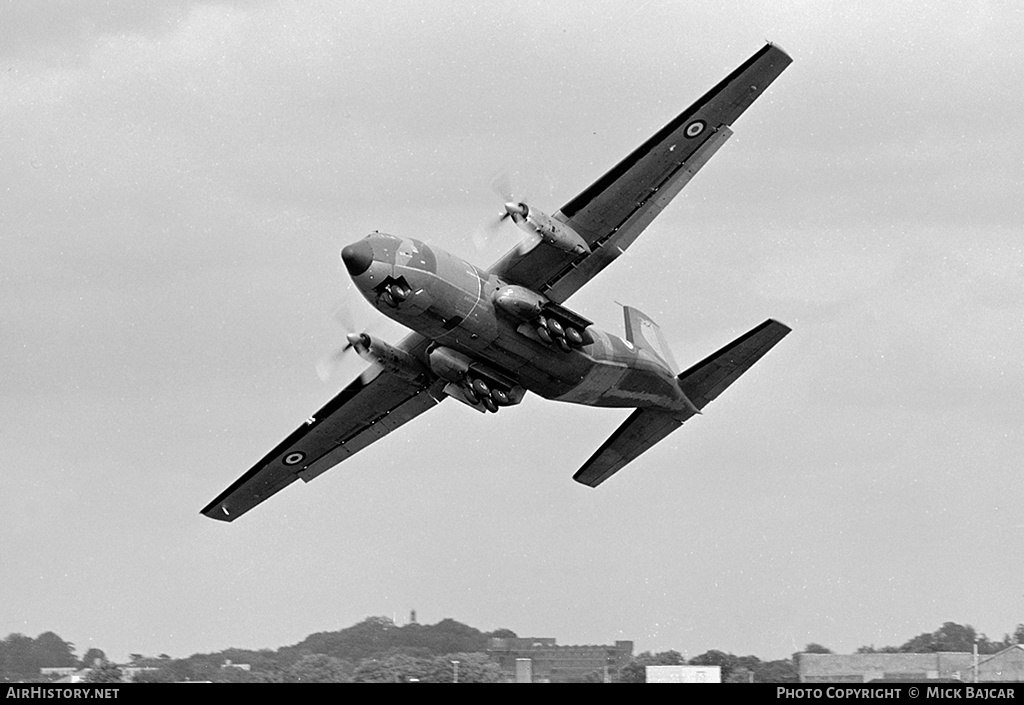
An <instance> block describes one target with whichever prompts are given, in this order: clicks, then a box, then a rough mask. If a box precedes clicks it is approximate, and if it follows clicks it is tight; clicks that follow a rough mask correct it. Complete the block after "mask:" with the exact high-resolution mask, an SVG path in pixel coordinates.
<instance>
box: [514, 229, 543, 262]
mask: <svg viewBox="0 0 1024 705" xmlns="http://www.w3.org/2000/svg"><path fill="white" fill-rule="evenodd" d="M542 242H544V238H542V237H541V236H540V235H537V234H536V233H534V234H533V235H531V236H530V237H528V238H526V239H525V240H523V241H522V242H520V243H519V247H518V248H517V250H516V252H518V253H519V256H520V257H521V256H523V255H525V254H526V253H528V252H531V251H532V250H533V249H534V248H536V247H537V245H539V244H540V243H542Z"/></svg>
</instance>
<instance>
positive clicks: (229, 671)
mask: <svg viewBox="0 0 1024 705" xmlns="http://www.w3.org/2000/svg"><path fill="white" fill-rule="evenodd" d="M492 637H503V638H515V637H516V634H515V632H513V631H511V630H508V629H498V630H495V631H492V632H481V631H480V630H478V629H475V628H473V627H470V626H468V625H465V624H462V623H460V622H457V621H455V620H453V619H445V620H442V621H440V622H438V623H437V624H434V625H421V624H417V623H415V622H413V623H410V624H406V625H404V626H401V627H399V626H397V625H395V623H394V622H393V621H392V620H391V619H389V618H387V617H369V618H367V619H365V620H363V621H362V622H359V623H358V624H355V625H353V626H351V627H348V628H345V629H341V630H339V631H335V632H318V633H316V634H311V635H309V636H308V637H306V638H305V639H303V640H302V641H300V642H299V643H298V644H294V645H292V646H283V647H281V648H279V649H277V650H276V651H274V650H271V649H260V650H250V649H225V650H224V651H219V652H216V653H210V654H193V655H191V656H188V657H186V658H182V659H174V658H171V657H170V656H168V655H167V654H160V655H159V656H144V655H142V654H131V655H130V663H129V664H127V665H128V666H132V667H136V668H141V669H145V670H143V671H141V672H140V673H138V675H136V676H135V680H136V681H143V682H156V683H161V682H180V681H213V682H229V683H230V682H281V683H314V682H332V683H337V682H373V683H392V682H408V681H422V682H451V681H452V680H454V679H455V677H456V669H457V671H458V673H457V677H458V680H459V681H460V682H482V683H493V682H499V681H501V680H503V679H504V676H503V675H502V673H501V672H500V669H499V668H498V665H497V663H495V662H494V661H493V660H492V659H491V658H490V657H489V656H488V654H487V653H486V650H487V646H488V642H489V640H490V639H491V638H492ZM975 643H977V645H978V651H979V653H981V654H993V653H997V652H998V651H1001V650H1002V649H1005V648H1007V647H1009V646H1012V645H1014V644H1024V624H1018V625H1017V628H1016V629H1015V631H1014V632H1013V634H1012V635H1011V634H1006V635H1004V637H1003V639H1001V640H995V639H989V638H988V637H987V636H985V635H984V634H979V633H977V631H976V630H975V629H974V628H973V627H972V626H971V625H969V624H968V625H961V624H957V623H955V622H946V623H945V624H943V625H942V626H941V627H939V628H938V629H936V630H935V631H934V632H925V633H923V634H920V635H918V636H915V637H913V638H912V639H910V640H908V641H906V642H905V643H903V644H902V645H900V646H883V647H881V648H876V647H875V646H874V645H871V646H862V647H860V648H859V649H857V652H858V653H873V652H883V653H928V652H935V651H966V652H970V651H971V650H972V649H973V648H974V645H975ZM798 653H800V652H798ZM803 653H832V651H831V650H830V649H828V648H827V647H825V646H822V645H820V644H814V643H812V644H808V645H807V646H806V647H805V648H804V649H803ZM795 657H796V654H794V655H793V658H789V659H778V660H774V661H762V660H761V659H760V658H758V657H757V656H753V655H749V656H736V655H734V654H731V653H726V652H723V651H718V650H715V649H712V650H710V651H706V652H705V653H703V654H700V655H699V656H696V657H694V658H691V659H689V660H688V661H687V660H686V659H685V658H684V657H683V656H682V655H681V654H680V653H679V652H678V651H663V652H659V653H651V652H644V653H641V654H639V655H637V656H635V657H633V658H632V659H631V660H630V662H629V663H628V664H627V665H626V666H625V667H623V668H622V669H621V670H620V671H619V673H618V675H617V677H616V680H617V681H619V682H623V683H642V682H644V680H645V678H646V667H647V666H652V665H682V664H687V663H688V664H690V665H695V666H696V665H700V666H719V667H721V669H722V680H723V681H724V682H732V683H746V682H759V683H787V682H796V680H797V669H796V658H795ZM455 661H458V664H457V665H456V664H455V663H454V662H455ZM242 665H245V666H248V669H243V668H240V667H239V666H242ZM46 667H91V668H92V669H93V672H92V674H91V675H90V679H91V680H92V681H93V682H116V681H119V680H121V679H122V678H123V672H122V671H121V669H119V668H118V667H116V666H115V665H113V664H111V663H110V662H109V661H108V660H107V659H106V656H105V654H104V653H103V651H102V650H100V649H96V648H91V649H89V650H88V651H87V652H86V653H85V654H84V655H83V656H82V657H81V658H78V657H76V656H75V647H74V644H72V643H71V642H68V641H64V640H63V639H61V638H60V637H59V636H58V635H57V634H55V633H54V632H44V633H42V634H40V635H39V636H38V637H36V638H35V639H33V638H31V637H28V636H25V635H23V634H9V635H8V636H7V637H6V638H5V639H3V640H2V641H0V681H14V680H19V681H42V680H44V678H43V677H42V676H41V674H40V668H46ZM603 677H604V674H603V673H598V672H594V673H592V674H589V675H588V677H587V678H586V680H589V681H592V682H600V681H601V680H602V679H603Z"/></svg>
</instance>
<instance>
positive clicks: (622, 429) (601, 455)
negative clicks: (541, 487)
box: [572, 409, 683, 487]
mask: <svg viewBox="0 0 1024 705" xmlns="http://www.w3.org/2000/svg"><path fill="white" fill-rule="evenodd" d="M682 425H683V422H682V421H681V420H680V419H679V416H678V415H677V414H672V413H668V412H665V411H658V410H655V409H637V410H636V411H634V412H633V413H632V414H630V416H629V418H628V419H626V420H625V421H624V422H623V424H622V425H621V426H619V427H618V428H617V429H615V433H613V434H612V435H611V436H610V437H609V438H608V440H607V441H605V442H604V445H602V446H601V447H600V448H598V449H597V452H596V453H594V454H593V455H592V456H590V460H588V461H587V462H585V463H584V464H583V467H581V468H580V469H579V470H578V471H577V472H576V474H575V475H573V476H572V479H574V480H576V482H581V483H583V484H584V485H590V486H591V487H597V486H598V485H600V484H601V483H602V482H604V481H605V480H607V479H608V478H609V477H611V476H612V475H613V474H615V473H616V472H618V471H619V470H621V469H622V468H624V467H625V466H626V464H627V463H629V462H630V461H631V460H635V459H636V458H637V457H639V456H640V454H641V453H643V452H644V451H645V450H647V449H648V448H650V447H651V446H653V445H654V444H655V443H657V442H658V441H660V440H661V439H662V438H664V437H665V436H667V435H668V434H670V433H672V432H673V431H675V430H676V429H677V428H679V427H680V426H682Z"/></svg>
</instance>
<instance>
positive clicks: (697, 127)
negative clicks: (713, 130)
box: [683, 120, 707, 139]
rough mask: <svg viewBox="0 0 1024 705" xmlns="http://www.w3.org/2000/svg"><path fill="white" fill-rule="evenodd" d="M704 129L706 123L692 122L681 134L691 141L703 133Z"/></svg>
mask: <svg viewBox="0 0 1024 705" xmlns="http://www.w3.org/2000/svg"><path fill="white" fill-rule="evenodd" d="M705 127H707V123H706V122H704V121H703V120H694V121H693V122H691V123H690V124H689V125H687V126H686V129H685V130H683V134H684V135H686V136H687V137H689V138H691V139H692V138H694V137H696V136H697V135H699V134H700V133H702V132H704V128H705Z"/></svg>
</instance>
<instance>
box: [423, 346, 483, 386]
mask: <svg viewBox="0 0 1024 705" xmlns="http://www.w3.org/2000/svg"><path fill="white" fill-rule="evenodd" d="M427 361H428V363H429V364H430V370H431V371H432V372H433V373H434V374H435V375H437V376H438V377H440V378H441V379H445V380H448V381H449V382H455V383H458V382H461V381H462V380H463V379H465V377H466V373H467V372H469V366H470V365H472V364H473V360H472V358H470V357H469V356H468V355H463V354H462V353H460V352H459V351H458V350H452V349H451V348H445V347H436V348H434V349H433V350H431V351H430V354H429V355H427Z"/></svg>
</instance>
